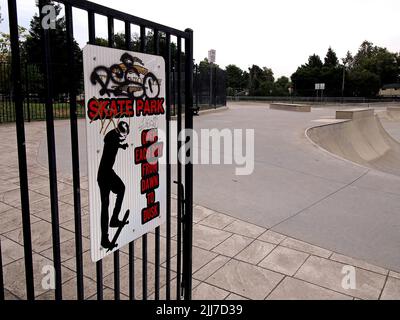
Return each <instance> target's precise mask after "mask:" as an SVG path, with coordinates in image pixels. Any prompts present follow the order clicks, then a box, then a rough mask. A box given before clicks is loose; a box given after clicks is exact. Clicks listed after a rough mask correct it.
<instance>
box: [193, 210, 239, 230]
mask: <svg viewBox="0 0 400 320" xmlns="http://www.w3.org/2000/svg"><path fill="white" fill-rule="evenodd" d="M233 221H235V219H234V218H232V217H230V216H228V215H226V214H222V213H213V214H210V215H209V216H208V217H207V218H205V219H203V220H202V221H200V224H202V225H205V226H209V227H213V228H217V229H224V228H225V227H226V226H228V225H229V224H230V223H232V222H233Z"/></svg>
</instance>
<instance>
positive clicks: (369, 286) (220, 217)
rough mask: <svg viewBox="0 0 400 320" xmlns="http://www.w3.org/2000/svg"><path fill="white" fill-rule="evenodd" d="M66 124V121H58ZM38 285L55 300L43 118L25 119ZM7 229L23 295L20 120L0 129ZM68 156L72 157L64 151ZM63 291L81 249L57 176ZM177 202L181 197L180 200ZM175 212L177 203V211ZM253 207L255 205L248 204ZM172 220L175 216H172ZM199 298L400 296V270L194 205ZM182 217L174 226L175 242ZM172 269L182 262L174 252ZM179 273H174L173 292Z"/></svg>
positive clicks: (10, 268)
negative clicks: (49, 277)
mask: <svg viewBox="0 0 400 320" xmlns="http://www.w3.org/2000/svg"><path fill="white" fill-rule="evenodd" d="M56 125H57V126H58V125H64V126H65V122H64V123H61V122H59V123H56ZM26 131H27V132H26V137H27V153H28V155H27V157H28V165H29V187H30V200H31V213H32V216H31V222H32V241H33V251H34V255H33V258H34V273H35V289H36V295H37V297H38V299H53V298H54V292H53V291H52V290H45V289H43V287H42V284H41V282H42V278H43V275H42V274H41V271H42V268H43V267H44V266H46V265H51V264H52V249H51V248H52V238H51V224H50V221H51V220H50V202H49V184H48V172H47V169H46V168H43V167H42V166H40V165H39V164H38V163H37V161H36V159H37V152H38V149H39V144H40V142H41V141H42V139H43V137H44V135H45V125H44V123H43V122H35V123H30V124H27V126H26ZM0 136H1V137H2V139H1V140H0V233H1V243H2V249H3V268H4V278H5V287H6V289H7V299H15V298H24V297H25V279H24V259H23V247H22V243H23V238H22V229H21V211H20V200H19V186H18V183H19V179H18V174H19V171H18V157H17V148H16V139H15V127H14V126H13V125H2V126H0ZM65 156H66V157H70V153H66V154H65ZM81 185H82V189H83V190H82V207H83V216H82V224H83V248H84V276H85V296H86V298H88V299H95V297H96V282H95V279H96V277H95V264H94V263H92V262H91V261H90V253H89V219H88V211H87V209H88V206H87V201H88V192H87V179H86V178H85V177H82V179H81ZM58 190H59V206H60V224H61V225H60V227H61V242H62V244H61V250H62V264H63V283H64V284H63V290H64V292H63V293H64V298H65V299H74V298H75V291H76V289H75V258H74V256H75V253H74V248H75V246H74V220H73V197H72V178H71V176H70V175H69V174H68V173H66V172H63V173H59V176H58ZM173 203H175V201H173ZM172 209H173V210H172V211H173V215H176V208H172ZM249 210H251V208H249ZM174 220H175V219H173V222H174ZM194 222H195V224H194V248H193V278H194V280H193V286H194V290H193V297H194V298H195V299H400V274H399V273H396V272H393V271H390V270H388V269H385V268H382V267H379V266H375V265H371V264H369V263H366V262H364V261H360V260H355V259H352V258H350V257H347V256H343V255H341V254H340V253H336V252H332V251H330V250H327V249H324V248H321V247H318V246H314V245H311V244H309V243H305V242H302V241H299V240H296V239H294V238H291V237H286V236H284V235H282V234H279V233H276V232H274V231H271V230H268V229H267V228H263V227H260V226H257V225H255V224H251V223H248V222H245V221H243V220H240V219H237V218H234V217H232V216H229V215H226V214H222V213H219V212H216V211H214V210H211V209H208V208H205V207H203V206H199V205H196V206H195V207H194ZM175 229H176V223H172V230H173V239H172V248H173V249H174V248H175V244H176V243H175V239H176V231H175ZM161 235H162V236H161V248H162V252H161V263H162V266H161V276H160V282H161V297H163V295H164V294H165V237H164V235H165V228H162V232H161ZM153 239H154V235H152V234H150V235H149V248H148V252H149V263H148V272H149V274H148V284H149V291H148V294H149V297H150V298H152V297H153V294H154V292H153V291H154V289H153V286H154V285H153V284H154V263H153V262H154V254H152V252H154V240H153ZM140 246H141V241H140V240H139V241H136V243H135V248H136V250H135V252H136V253H137V257H136V258H135V273H136V277H135V280H136V283H135V285H136V298H138V299H140V298H141V287H142V285H141V279H142V277H141V275H142V273H141V265H142V261H141V259H140V257H141V250H140ZM172 255H173V256H174V258H172V263H171V266H172V268H175V265H176V263H175V259H176V250H173V251H172ZM120 265H121V291H122V298H123V299H127V295H128V281H127V279H128V255H127V248H125V249H124V250H122V252H121V257H120ZM346 265H351V266H354V267H355V271H356V288H355V289H344V288H343V287H342V281H343V278H344V276H345V275H344V274H343V273H342V271H343V267H344V266H346ZM103 268H104V270H103V272H104V288H105V298H106V299H113V291H112V289H113V263H112V257H110V256H109V257H108V258H106V259H105V260H104V266H103ZM175 276H176V274H175V273H174V272H172V277H173V280H172V287H171V291H172V292H175V284H176V279H175Z"/></svg>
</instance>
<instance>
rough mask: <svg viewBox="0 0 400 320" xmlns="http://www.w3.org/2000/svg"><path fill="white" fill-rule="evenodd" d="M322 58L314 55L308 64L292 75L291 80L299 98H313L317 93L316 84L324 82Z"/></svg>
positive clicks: (310, 57)
mask: <svg viewBox="0 0 400 320" xmlns="http://www.w3.org/2000/svg"><path fill="white" fill-rule="evenodd" d="M322 67H323V63H322V61H321V58H320V57H319V56H318V55H316V54H313V55H311V56H309V58H308V61H307V63H306V64H303V65H301V66H300V67H298V68H297V70H296V72H295V73H293V74H292V76H291V79H292V83H293V86H294V89H295V93H296V94H297V95H299V96H313V95H314V92H315V90H314V89H315V83H319V82H322V80H323V79H322Z"/></svg>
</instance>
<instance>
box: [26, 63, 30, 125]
mask: <svg viewBox="0 0 400 320" xmlns="http://www.w3.org/2000/svg"><path fill="white" fill-rule="evenodd" d="M25 99H26V115H27V118H28V122H31V111H30V106H29V80H28V64H27V63H25Z"/></svg>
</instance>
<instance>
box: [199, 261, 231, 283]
mask: <svg viewBox="0 0 400 320" xmlns="http://www.w3.org/2000/svg"><path fill="white" fill-rule="evenodd" d="M229 260H230V259H229V258H228V257H225V256H217V257H215V258H214V259H213V260H211V261H210V262H208V263H207V264H206V265H205V266H204V267H202V268H201V269H199V270H198V271H197V272H196V273H194V274H193V278H195V279H199V280H201V281H204V280H206V279H207V278H208V277H209V276H211V275H212V274H213V273H214V272H215V271H217V270H218V269H219V268H221V267H222V266H223V265H224V264H225V263H227V262H228V261H229Z"/></svg>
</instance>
